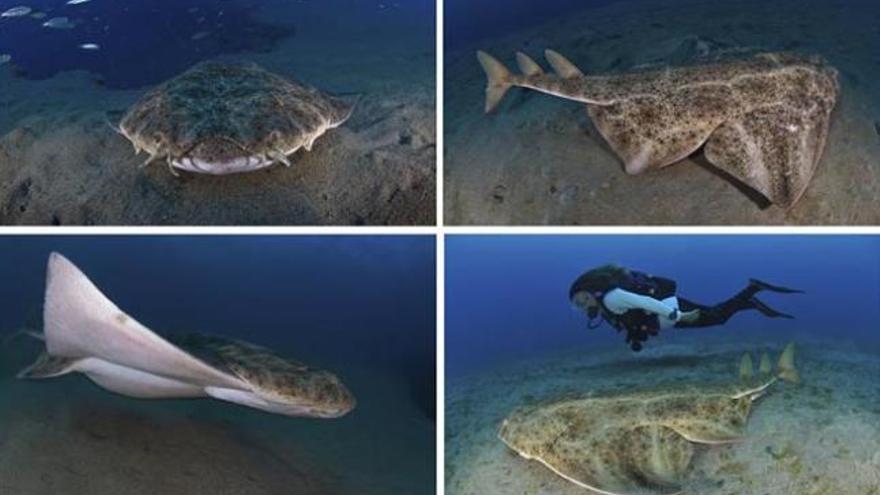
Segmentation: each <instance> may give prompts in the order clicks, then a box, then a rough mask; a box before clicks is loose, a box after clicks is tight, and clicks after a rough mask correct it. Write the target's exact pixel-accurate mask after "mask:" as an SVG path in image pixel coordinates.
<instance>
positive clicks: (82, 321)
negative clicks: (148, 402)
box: [43, 253, 241, 388]
mask: <svg viewBox="0 0 880 495" xmlns="http://www.w3.org/2000/svg"><path fill="white" fill-rule="evenodd" d="M43 326H44V334H45V336H46V348H47V350H48V352H49V353H50V354H52V355H53V356H65V357H68V358H80V359H88V358H91V359H96V360H100V361H102V362H106V363H110V364H112V365H114V366H117V367H118V368H119V369H132V370H139V371H140V372H142V373H144V374H146V375H155V376H161V377H166V378H168V379H171V380H175V381H179V382H185V383H190V384H194V385H198V386H200V387H203V386H206V385H215V386H228V387H233V388H234V387H240V386H241V380H239V379H238V378H236V377H232V376H229V375H228V374H226V373H223V372H221V371H218V370H217V369H215V368H213V367H211V366H209V365H207V364H205V363H204V362H202V361H200V360H198V359H196V358H195V357H193V356H192V355H190V354H188V353H186V352H185V351H183V350H181V349H179V348H178V347H176V346H174V345H173V344H171V343H169V342H168V341H167V340H165V339H163V338H162V337H160V336H159V335H157V334H155V333H154V332H153V331H152V330H150V329H149V328H147V327H145V326H144V325H141V324H140V323H139V322H138V321H137V320H135V319H134V318H132V317H131V316H129V315H127V314H126V313H125V312H123V311H122V310H121V309H119V307H117V306H116V305H115V304H113V302H111V301H110V300H109V299H108V298H107V297H106V296H105V295H104V294H102V293H101V291H100V290H99V289H98V288H97V287H96V286H95V285H94V284H93V283H92V282H91V280H89V279H88V277H86V276H85V274H83V273H82V272H81V271H80V270H79V269H78V268H77V267H76V266H74V265H73V263H71V262H70V261H68V260H67V259H66V258H65V257H64V256H61V255H60V254H58V253H52V254H51V255H50V257H49V266H48V274H47V282H46V299H45V303H44V304H43Z"/></svg>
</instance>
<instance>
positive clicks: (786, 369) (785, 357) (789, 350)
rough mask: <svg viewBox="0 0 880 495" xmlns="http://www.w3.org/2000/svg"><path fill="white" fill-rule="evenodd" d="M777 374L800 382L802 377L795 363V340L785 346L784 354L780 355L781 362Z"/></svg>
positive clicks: (782, 377)
mask: <svg viewBox="0 0 880 495" xmlns="http://www.w3.org/2000/svg"><path fill="white" fill-rule="evenodd" d="M776 375H777V376H778V377H779V378H780V379H782V380H784V381H787V382H790V383H800V382H801V377H800V374H798V371H797V368H795V365H794V342H790V343H789V344H788V345H787V346H785V350H784V351H782V355H781V356H779V364H778V365H777V370H776Z"/></svg>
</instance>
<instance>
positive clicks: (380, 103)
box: [0, 2, 436, 225]
mask: <svg viewBox="0 0 880 495" xmlns="http://www.w3.org/2000/svg"><path fill="white" fill-rule="evenodd" d="M273 5H275V7H274V9H275V10H272V9H267V10H266V11H264V12H262V13H261V16H263V17H265V19H266V20H265V22H275V21H277V20H278V19H287V18H290V17H291V14H289V13H287V12H285V11H284V10H281V11H278V10H277V9H279V8H284V5H283V2H281V3H279V2H275V3H274V4H273ZM411 24H412V23H411ZM417 28H418V26H415V25H413V26H410V27H406V26H404V27H400V26H387V27H384V28H383V27H381V26H380V27H378V28H374V29H373V31H372V32H371V31H369V26H366V27H365V29H364V30H363V31H364V32H362V33H354V34H353V33H351V30H349V29H346V31H345V32H344V33H342V34H340V33H336V34H335V35H334V33H330V32H327V31H321V30H317V29H313V30H311V31H310V30H309V26H300V27H299V29H298V34H297V35H296V36H295V37H291V38H287V39H284V40H282V41H281V42H280V44H279V45H278V46H276V47H275V48H274V49H273V50H272V51H271V52H269V53H239V54H235V55H230V56H225V57H221V58H220V60H221V61H227V62H245V61H246V62H255V63H257V64H259V65H261V66H263V67H264V68H266V69H268V70H270V71H273V72H276V73H278V74H281V75H285V76H288V77H291V78H293V79H296V80H298V81H301V82H304V83H306V84H309V85H312V86H315V87H317V88H320V89H322V90H324V91H327V92H330V93H337V94H353V93H358V94H361V95H362V99H361V101H360V103H359V106H358V107H357V109H356V110H355V112H354V114H353V116H352V118H351V119H350V120H349V121H348V122H347V123H346V124H345V125H344V126H343V127H341V128H339V129H336V130H333V131H330V132H328V133H327V134H326V135H325V136H323V137H322V138H320V139H319V140H318V141H317V142H316V143H315V147H314V148H313V149H312V151H311V152H300V153H297V154H295V155H292V156H291V162H292V165H293V166H292V167H290V168H285V167H283V166H273V167H271V168H269V169H265V170H262V171H258V172H252V173H246V174H236V175H228V176H221V177H216V176H206V175H197V174H190V173H185V172H182V173H181V177H174V176H173V175H171V173H169V171H168V170H167V167H166V166H165V165H164V164H159V163H156V164H153V165H151V166H150V167H148V168H145V169H144V168H141V167H140V165H141V164H142V163H143V162H144V160H145V158H146V155H144V154H141V155H140V156H135V154H134V151H133V149H132V146H131V145H130V144H129V142H128V141H127V140H126V139H125V138H123V137H122V136H120V135H118V134H116V133H115V132H114V130H113V129H112V128H111V126H110V125H108V122H114V121H117V120H118V119H119V117H120V116H121V115H122V114H123V113H124V112H125V111H126V110H127V108H128V107H129V106H130V105H131V104H132V103H134V102H135V101H136V100H137V99H138V98H139V97H140V96H141V95H142V94H143V93H144V92H146V91H147V90H149V89H150V88H151V87H152V86H150V87H145V88H139V89H138V90H132V91H122V90H111V89H107V88H104V87H101V86H99V85H97V84H96V83H95V78H94V77H93V76H92V75H90V74H87V73H85V72H64V73H60V74H57V75H56V76H54V77H52V78H51V79H47V80H41V81H33V80H25V79H19V78H16V77H14V71H13V69H12V68H11V67H10V66H8V65H7V66H0V88H2V91H0V223H3V224H22V225H28V224H54V225H71V224H72V225H94V224H101V225H144V224H147V225H149V224H171V225H205V224H207V225H236V224H243V225H254V224H256V225H262V224H280V225H302V224H305V225H328V224H329V225H389V224H390V225H412V224H434V222H435V220H434V217H435V213H436V206H435V190H436V184H435V178H436V164H435V155H436V138H435V127H436V125H435V111H434V102H435V89H434V88H435V84H434V77H435V76H434V60H435V59H434V54H433V45H434V43H433V38H432V36H431V33H430V30H429V29H428V30H423V31H425V32H416V31H417ZM376 32H378V33H380V35H379V36H377V35H376ZM343 35H344V36H343ZM157 56H158V54H157Z"/></svg>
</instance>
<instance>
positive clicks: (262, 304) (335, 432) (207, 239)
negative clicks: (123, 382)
mask: <svg viewBox="0 0 880 495" xmlns="http://www.w3.org/2000/svg"><path fill="white" fill-rule="evenodd" d="M52 251H58V252H60V253H62V254H64V255H65V256H66V257H68V258H69V259H70V260H71V261H73V262H74V263H75V264H76V265H77V266H79V268H80V269H82V270H83V272H85V273H86V274H87V275H88V276H89V277H90V278H91V280H92V281H93V282H94V283H95V284H96V285H97V286H98V287H99V288H100V289H101V290H102V291H103V292H104V293H105V294H106V295H108V297H110V299H111V300H113V301H114V302H115V303H116V304H117V305H118V306H119V307H121V308H122V309H123V310H124V311H126V312H127V313H128V314H130V315H131V316H132V317H134V318H136V319H137V320H139V321H140V322H141V323H143V324H144V325H146V326H148V327H149V328H151V329H153V330H155V331H157V332H159V333H165V334H177V333H189V332H200V333H209V334H217V335H222V336H226V337H230V338H234V339H240V340H244V341H248V342H252V343H254V344H258V345H261V346H264V347H268V348H271V349H273V350H275V351H277V352H278V353H280V354H282V355H286V356H289V357H291V358H294V359H297V360H299V361H302V362H304V363H307V364H309V365H312V366H316V367H319V368H323V369H327V370H329V371H331V372H333V373H335V374H336V375H337V376H339V377H340V379H341V380H342V381H343V383H345V384H346V385H347V386H348V388H350V389H351V390H352V392H353V394H354V395H355V396H356V398H357V400H358V406H357V408H356V409H355V410H354V411H352V412H351V413H350V414H348V415H346V416H345V417H343V418H340V419H335V420H326V421H323V420H309V419H301V418H287V417H283V416H278V415H271V414H266V413H263V412H260V411H256V410H251V409H248V408H244V407H240V406H236V405H232V404H227V403H222V402H219V401H210V400H190V401H167V400H166V401H162V400H158V401H140V400H136V399H130V398H125V397H121V396H116V395H114V394H111V393H109V392H106V391H103V390H100V389H97V388H96V387H94V385H92V384H91V383H90V382H89V381H88V380H87V379H86V378H84V377H82V376H68V377H63V378H59V379H53V380H46V381H43V382H22V381H12V380H11V376H10V375H11V373H13V372H14V370H13V369H11V368H13V367H19V366H21V365H22V364H24V363H26V362H28V361H30V360H31V359H33V358H34V357H35V356H36V349H34V345H33V344H31V343H30V342H27V341H26V340H21V339H17V340H14V341H12V342H10V343H6V344H4V345H3V347H2V348H0V369H2V370H3V373H4V376H3V377H0V396H2V397H16V396H17V395H16V394H23V395H19V397H25V394H26V395H27V396H30V395H31V394H40V393H42V394H47V395H48V396H49V397H51V399H47V400H52V401H53V403H52V404H43V405H40V406H38V407H37V410H47V411H51V410H52V409H64V408H66V407H68V406H72V405H75V404H77V403H87V404H88V406H89V407H93V408H96V409H98V410H103V409H107V410H106V411H104V413H106V414H108V415H112V414H113V411H115V410H121V411H126V413H125V414H126V415H131V414H136V415H137V416H136V417H146V418H150V417H152V416H154V415H155V413H157V412H162V413H163V414H172V415H174V414H177V416H179V418H178V419H179V420H183V418H195V420H196V421H199V420H200V419H199V418H204V419H205V421H208V420H210V419H211V418H213V419H214V420H215V421H216V418H217V417H218V416H219V417H225V418H227V420H226V421H231V422H232V423H233V424H235V425H236V427H235V428H236V430H240V431H242V432H244V434H248V432H250V431H257V430H260V431H262V430H269V431H272V432H273V433H272V436H271V438H276V437H277V439H278V442H275V441H273V440H271V439H270V440H269V441H264V442H263V443H264V445H263V448H265V449H268V450H273V449H274V450H277V449H279V448H280V447H279V446H278V445H280V444H281V441H282V440H283V439H287V441H288V442H293V443H294V444H296V445H298V447H299V449H300V450H302V451H303V452H305V453H306V455H307V456H308V458H309V459H311V462H313V463H316V464H318V465H320V466H323V469H325V470H326V471H329V472H331V473H333V474H334V476H336V477H337V478H338V480H337V481H338V485H339V486H340V487H341V489H342V490H343V492H349V493H350V492H351V490H352V489H353V487H354V486H363V484H364V483H365V482H369V484H370V485H369V489H366V490H364V493H391V492H393V491H394V490H401V489H402V490H405V491H408V492H412V493H415V492H419V493H432V491H433V486H434V430H433V425H434V411H435V404H434V402H435V392H434V391H435V262H434V252H435V241H434V238H433V237H430V236H401V237H397V236H336V237H332V236H328V237H322V236H309V237H301V236H273V237H262V236H241V237H217V236H195V237H166V236H143V237H142V236H124V237H116V236H106V237H105V236H100V237H75V236H71V237H66V236H51V237H30V236H3V237H0V278H2V280H5V281H6V282H7V283H4V284H0V300H2V301H3V302H2V304H0V334H2V333H5V332H9V331H12V330H14V329H18V328H21V327H22V326H27V327H29V328H36V329H39V328H40V327H39V321H40V317H39V315H40V308H41V301H42V297H43V290H44V276H45V264H46V260H47V257H48V255H49V253H50V252H52ZM4 361H6V362H4ZM4 385H6V386H8V387H9V388H8V389H7V391H6V392H5V393H4V392H3V391H2V389H3V388H4ZM53 391H54V392H53ZM10 393H11V394H12V395H11V396H10V395H8V394H10ZM33 397H38V395H33ZM90 397H91V398H90ZM28 400H29V401H33V400H36V399H34V398H29V399H28ZM4 407H11V408H13V409H14V408H16V407H23V406H18V405H17V401H11V402H4V401H3V400H0V417H10V415H11V417H15V416H14V414H12V413H13V412H14V411H9V410H7V411H4V410H3V409H4ZM175 411H180V412H178V413H175ZM104 413H102V414H104ZM175 417H176V416H175ZM46 421H49V422H53V421H57V422H58V426H57V427H56V428H58V434H64V433H63V432H64V430H65V428H66V426H65V424H64V422H63V421H62V420H60V419H59V418H55V419H52V417H50V418H49V419H47V420H46ZM138 421H140V422H138V423H137V424H141V423H142V422H143V421H145V420H138ZM5 428H8V429H9V430H8V431H9V432H10V435H12V437H13V438H14V435H15V432H17V431H19V425H17V424H16V423H15V422H14V421H13V422H12V423H11V424H7V425H6V426H5ZM19 434H20V435H21V434H23V433H19ZM71 435H73V433H71ZM72 438H75V437H72ZM117 442H121V440H119V441H117ZM276 443H277V444H276ZM2 445H3V439H0V446H2ZM124 446H125V445H124V443H121V444H120V447H121V448H124ZM132 448H135V446H132ZM340 452H342V453H340ZM0 460H2V456H0ZM15 462H23V463H27V462H28V460H27V459H18V460H15ZM384 463H394V464H396V465H398V466H401V469H400V470H399V471H396V472H390V471H389V472H385V471H383V470H382V466H383V465H385V464H384ZM8 468H9V466H2V462H0V471H2V470H4V469H8ZM120 472H121V471H120ZM44 475H45V476H44V477H47V479H51V476H50V475H49V474H48V473H44ZM56 483H57V481H56ZM13 486H15V485H13ZM108 486H109V485H108ZM31 488H34V487H31ZM358 491H360V490H358ZM196 492H197V491H195V492H193V493H196ZM71 493H74V492H71ZM102 493H103V492H102ZM260 493H263V492H260Z"/></svg>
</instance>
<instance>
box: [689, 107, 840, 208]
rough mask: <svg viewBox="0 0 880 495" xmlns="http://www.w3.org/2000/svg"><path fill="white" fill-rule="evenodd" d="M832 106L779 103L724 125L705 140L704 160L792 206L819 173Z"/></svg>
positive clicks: (782, 203)
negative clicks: (824, 108)
mask: <svg viewBox="0 0 880 495" xmlns="http://www.w3.org/2000/svg"><path fill="white" fill-rule="evenodd" d="M829 121H830V110H829V111H827V112H824V113H823V111H822V110H821V109H820V108H819V107H817V108H815V109H814V110H813V111H812V112H810V111H802V110H801V109H797V111H795V109H792V108H790V107H788V106H775V107H770V108H762V109H758V110H756V111H754V112H751V113H748V114H746V115H744V116H743V117H741V118H739V119H735V120H731V121H728V122H725V123H724V124H722V125H721V126H720V127H719V128H718V129H716V130H715V132H714V133H712V135H711V136H710V137H709V140H708V141H707V142H706V148H705V153H706V159H707V160H709V162H711V163H712V164H713V165H715V166H716V167H718V168H719V169H721V170H722V171H724V172H726V173H728V174H730V175H732V176H733V177H734V178H736V179H738V180H740V181H742V182H743V183H744V184H746V185H748V186H749V187H751V188H752V189H754V190H756V191H758V192H759V193H761V194H762V195H764V197H766V198H767V199H768V200H770V201H771V202H772V203H774V204H776V205H778V206H781V207H783V208H789V207H791V206H792V205H794V204H795V203H796V202H797V200H798V199H800V197H801V196H802V195H803V193H804V191H805V190H806V189H807V185H808V184H809V183H810V180H811V179H812V177H813V173H814V172H815V171H816V166H817V165H818V163H819V158H820V157H821V156H822V151H823V149H824V147H825V139H826V137H827V135H828V125H829Z"/></svg>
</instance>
